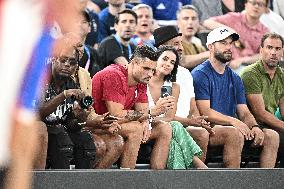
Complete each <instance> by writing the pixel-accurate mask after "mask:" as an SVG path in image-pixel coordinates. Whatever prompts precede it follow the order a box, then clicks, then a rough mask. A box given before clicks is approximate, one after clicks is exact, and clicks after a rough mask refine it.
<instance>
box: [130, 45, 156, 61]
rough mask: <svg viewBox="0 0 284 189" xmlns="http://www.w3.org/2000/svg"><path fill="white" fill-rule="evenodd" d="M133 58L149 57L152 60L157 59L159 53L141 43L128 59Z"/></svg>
mask: <svg viewBox="0 0 284 189" xmlns="http://www.w3.org/2000/svg"><path fill="white" fill-rule="evenodd" d="M134 58H142V59H143V58H149V59H150V60H152V61H157V60H158V58H159V54H158V53H157V51H155V50H154V49H153V48H151V47H149V46H147V45H142V46H138V47H137V48H136V49H135V51H134V53H133V54H132V56H131V58H130V61H131V60H133V59H134Z"/></svg>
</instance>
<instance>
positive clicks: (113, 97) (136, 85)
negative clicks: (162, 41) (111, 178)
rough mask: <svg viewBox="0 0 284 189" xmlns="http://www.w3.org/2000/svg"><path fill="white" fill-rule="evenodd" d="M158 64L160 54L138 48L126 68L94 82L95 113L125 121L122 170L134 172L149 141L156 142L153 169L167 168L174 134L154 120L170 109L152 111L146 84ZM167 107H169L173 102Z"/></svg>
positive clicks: (117, 67)
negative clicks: (139, 153)
mask: <svg viewBox="0 0 284 189" xmlns="http://www.w3.org/2000/svg"><path fill="white" fill-rule="evenodd" d="M156 60H157V53H156V52H155V51H154V50H153V49H152V48H150V47H147V46H141V47H137V49H136V50H135V52H134V54H133V56H132V58H131V60H130V63H129V65H128V66H127V67H124V66H122V65H119V64H112V65H110V66H108V67H106V68H105V69H103V70H102V71H100V72H98V73H97V74H96V75H95V76H94V77H93V79H92V84H93V97H94V99H95V103H94V107H95V109H96V111H97V112H98V113H99V114H103V113H106V112H109V113H110V114H111V115H113V116H116V117H118V118H119V119H121V121H123V123H121V124H120V125H121V130H119V132H118V133H119V134H120V135H122V136H123V138H124V139H125V150H124V152H123V154H122V156H121V167H123V168H131V169H134V168H135V164H136V160H137V156H138V150H139V148H140V144H141V142H142V143H145V142H147V141H148V139H150V140H152V139H153V140H154V141H155V144H154V149H153V152H152V156H151V161H150V164H151V168H152V169H165V168H166V163H167V158H168V152H169V145H170V141H171V136H172V130H171V127H170V126H169V125H168V124H167V123H165V122H162V121H154V122H153V123H152V116H153V117H155V116H158V115H160V114H162V113H165V111H167V110H168V109H165V108H162V106H161V105H160V106H155V107H154V108H152V109H151V110H149V106H148V98H147V94H146V92H147V86H146V84H147V83H148V82H149V80H150V78H151V77H152V76H153V74H154V72H155V69H156V65H157V63H156ZM167 103H168V105H167V106H169V105H170V103H171V102H167ZM167 106H166V107H167ZM150 126H151V127H152V129H151V128H150Z"/></svg>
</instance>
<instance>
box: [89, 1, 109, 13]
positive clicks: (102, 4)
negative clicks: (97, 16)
mask: <svg viewBox="0 0 284 189" xmlns="http://www.w3.org/2000/svg"><path fill="white" fill-rule="evenodd" d="M91 1H92V2H93V4H95V5H96V8H95V10H96V12H97V13H99V12H101V10H103V9H105V8H107V6H108V3H107V1H105V0H91Z"/></svg>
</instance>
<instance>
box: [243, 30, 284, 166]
mask: <svg viewBox="0 0 284 189" xmlns="http://www.w3.org/2000/svg"><path fill="white" fill-rule="evenodd" d="M283 44H284V41H283V38H282V37H281V36H280V35H278V34H275V33H268V34H265V35H264V36H263V37H262V40H261V46H260V55H261V57H260V60H258V61H257V62H256V63H255V64H252V65H250V66H248V67H246V68H245V69H244V70H243V72H242V73H241V78H242V80H243V82H244V86H245V90H246V97H247V101H248V104H249V106H250V108H251V111H252V113H253V114H254V116H255V118H256V120H257V121H258V122H259V124H260V126H261V127H262V128H263V130H266V129H268V128H270V129H274V130H276V131H278V133H279V135H280V147H279V151H278V152H279V156H280V167H282V168H283V167H284V162H283V161H284V151H283V148H284V122H283V121H281V120H278V119H277V118H276V117H275V116H274V114H275V112H276V110H277V108H278V107H280V110H281V113H282V115H283V113H284V69H283V68H280V67H278V64H279V61H280V59H281V57H283Z"/></svg>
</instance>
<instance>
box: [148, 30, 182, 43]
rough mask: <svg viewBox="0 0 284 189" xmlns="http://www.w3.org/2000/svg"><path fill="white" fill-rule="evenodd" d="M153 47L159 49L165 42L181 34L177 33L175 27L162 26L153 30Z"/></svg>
mask: <svg viewBox="0 0 284 189" xmlns="http://www.w3.org/2000/svg"><path fill="white" fill-rule="evenodd" d="M153 35H154V39H155V45H154V46H155V47H159V46H160V45H162V44H164V43H165V42H167V41H169V40H171V39H173V38H175V37H177V36H181V35H182V34H181V33H179V32H178V31H177V28H176V27H175V26H163V27H160V28H157V29H155V30H154V33H153Z"/></svg>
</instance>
